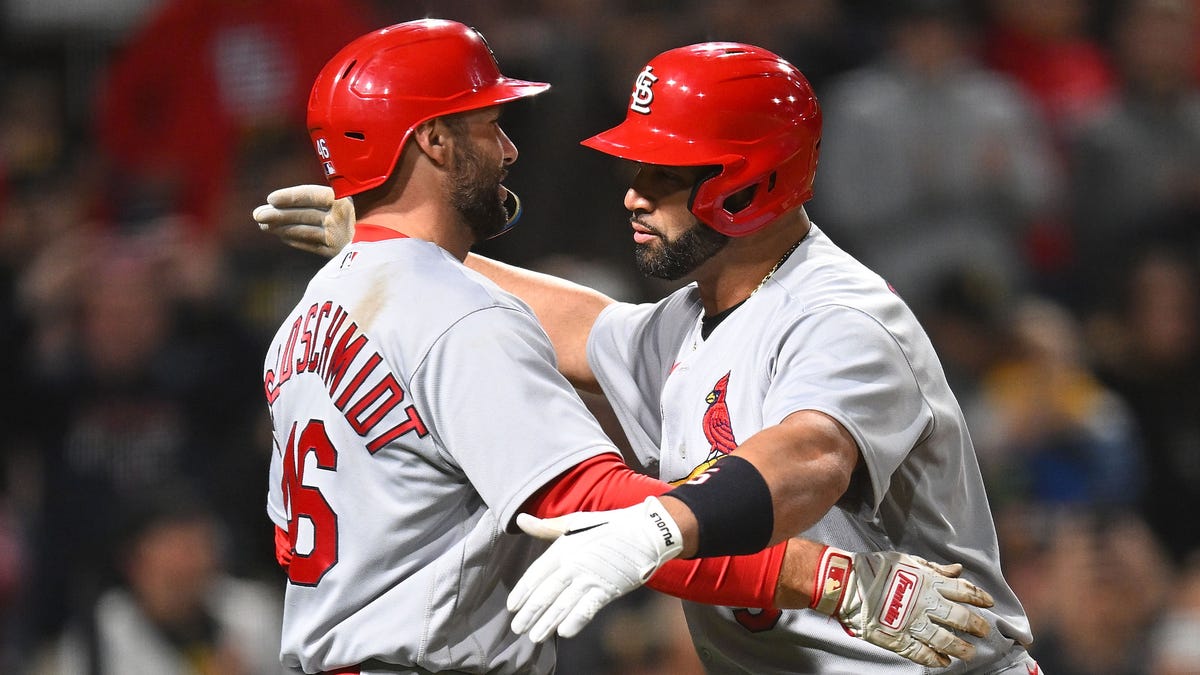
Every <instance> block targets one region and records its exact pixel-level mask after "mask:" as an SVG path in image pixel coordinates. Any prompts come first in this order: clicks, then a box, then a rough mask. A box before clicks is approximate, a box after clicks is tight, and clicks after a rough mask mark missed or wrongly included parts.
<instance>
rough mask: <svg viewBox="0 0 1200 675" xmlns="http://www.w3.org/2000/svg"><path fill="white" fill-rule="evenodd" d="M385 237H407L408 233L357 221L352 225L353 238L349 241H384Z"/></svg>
mask: <svg viewBox="0 0 1200 675" xmlns="http://www.w3.org/2000/svg"><path fill="white" fill-rule="evenodd" d="M387 239H408V235H407V234H404V233H403V232H401V231H399V230H393V229H392V228H390V227H384V226H382V225H372V224H370V223H357V224H355V226H354V238H353V239H351V240H350V241H351V242H357V241H384V240H387Z"/></svg>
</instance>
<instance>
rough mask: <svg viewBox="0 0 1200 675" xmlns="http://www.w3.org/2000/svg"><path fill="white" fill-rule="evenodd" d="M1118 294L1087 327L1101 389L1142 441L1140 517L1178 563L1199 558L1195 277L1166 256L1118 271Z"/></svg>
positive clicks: (1199, 378)
mask: <svg viewBox="0 0 1200 675" xmlns="http://www.w3.org/2000/svg"><path fill="white" fill-rule="evenodd" d="M1114 276H1116V277H1118V278H1119V279H1121V281H1122V284H1123V288H1122V289H1120V293H1119V294H1118V295H1117V296H1116V298H1115V300H1114V303H1113V306H1112V307H1111V309H1109V310H1107V311H1106V312H1104V313H1100V314H1098V315H1097V316H1096V317H1094V318H1093V320H1092V327H1091V331H1092V338H1091V342H1092V344H1093V345H1095V347H1096V349H1097V358H1098V359H1099V367H1100V369H1101V372H1102V374H1103V376H1104V377H1105V378H1106V381H1108V382H1109V383H1110V385H1111V386H1112V387H1113V388H1114V389H1115V390H1116V391H1117V392H1118V393H1120V394H1121V396H1122V397H1123V398H1124V399H1125V400H1126V401H1128V402H1129V405H1130V406H1131V408H1132V410H1133V412H1134V416H1135V418H1136V420H1137V423H1138V426H1139V427H1140V429H1141V430H1142V435H1143V437H1144V439H1145V453H1144V457H1145V459H1144V462H1145V465H1146V468H1147V472H1148V473H1147V485H1148V486H1150V489H1149V490H1147V491H1146V493H1145V499H1144V513H1145V516H1146V518H1147V520H1148V522H1149V523H1150V525H1151V527H1153V529H1154V531H1155V533H1156V534H1157V535H1158V537H1159V538H1160V539H1161V540H1162V541H1163V543H1164V544H1165V545H1166V546H1167V548H1168V550H1169V551H1170V553H1171V554H1172V555H1173V556H1174V557H1175V559H1176V560H1177V561H1179V562H1182V561H1184V560H1186V559H1187V558H1188V556H1189V555H1194V554H1196V552H1197V551H1200V521H1198V520H1197V519H1195V518H1191V517H1181V514H1190V513H1196V512H1197V511H1200V386H1197V383H1198V382H1200V272H1198V271H1197V265H1196V262H1195V260H1194V259H1192V258H1190V257H1184V256H1182V255H1180V253H1179V252H1178V251H1168V250H1165V249H1160V250H1155V251H1150V252H1147V253H1145V254H1144V255H1143V256H1142V257H1141V258H1139V259H1138V260H1137V262H1136V263H1135V264H1134V265H1133V266H1132V267H1130V268H1121V269H1118V270H1116V272H1115V274H1114Z"/></svg>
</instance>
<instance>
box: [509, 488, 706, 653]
mask: <svg viewBox="0 0 1200 675" xmlns="http://www.w3.org/2000/svg"><path fill="white" fill-rule="evenodd" d="M517 525H518V526H519V527H520V528H521V529H522V530H524V531H525V532H526V533H527V534H530V535H533V536H535V537H538V538H539V539H554V540H556V541H555V542H554V543H553V544H551V545H550V548H549V549H547V551H546V552H545V553H543V554H542V555H541V556H540V557H539V558H538V559H537V560H535V561H533V564H532V565H530V566H529V569H528V570H526V571H525V574H524V575H522V576H521V579H520V580H519V581H518V582H517V585H516V586H514V587H513V590H512V592H511V593H509V594H508V609H509V611H510V612H515V616H514V617H513V620H512V629H513V631H515V632H516V633H518V634H520V633H525V632H528V633H529V637H530V639H531V640H533V641H534V642H542V641H544V640H545V639H546V638H548V637H550V636H551V635H552V634H553V633H554V632H555V629H557V631H558V634H559V635H561V636H562V637H565V638H569V637H573V636H575V635H577V634H578V633H579V631H580V630H582V629H583V627H584V626H586V625H587V624H588V622H589V621H591V620H592V619H593V618H594V617H595V616H596V613H597V612H599V611H600V609H601V608H603V607H604V606H605V605H607V604H608V603H610V602H612V601H613V600H616V599H617V598H619V597H621V596H622V595H624V594H626V593H628V592H630V591H632V590H633V589H635V588H637V587H638V586H641V585H642V584H644V583H646V581H647V580H648V579H649V578H650V577H651V576H652V575H653V574H654V572H655V571H657V570H658V568H659V567H662V565H663V563H665V562H667V561H668V560H670V559H671V558H674V557H676V556H678V555H679V553H680V552H681V551H682V550H683V537H682V535H681V534H680V532H679V527H678V526H677V525H676V524H675V521H674V520H672V519H671V516H669V515H668V514H667V511H666V509H664V508H663V505H662V502H660V501H658V499H657V498H655V497H647V498H646V501H644V502H642V503H641V504H638V505H636V506H630V507H628V508H624V509H617V510H614V511H595V512H579V513H570V514H567V515H565V516H560V517H558V518H547V519H544V520H543V519H540V518H535V517H533V516H530V515H528V514H524V513H522V514H520V515H518V516H517Z"/></svg>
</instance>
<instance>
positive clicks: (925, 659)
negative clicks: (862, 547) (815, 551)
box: [812, 546, 993, 667]
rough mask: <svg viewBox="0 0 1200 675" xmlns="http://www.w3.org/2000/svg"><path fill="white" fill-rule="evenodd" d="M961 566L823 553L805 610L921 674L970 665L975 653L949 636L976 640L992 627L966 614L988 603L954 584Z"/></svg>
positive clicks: (973, 589) (972, 588) (966, 585)
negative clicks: (923, 669)
mask: <svg viewBox="0 0 1200 675" xmlns="http://www.w3.org/2000/svg"><path fill="white" fill-rule="evenodd" d="M960 573H962V565H960V564H957V563H956V564H954V565H938V564H936V563H931V562H928V561H927V560H924V559H922V558H918V557H917V556H913V555H908V554H905V553H898V552H895V551H887V552H881V553H851V552H849V551H843V550H841V549H838V548H834V547H832V546H829V547H826V548H825V551H824V553H823V554H822V555H821V562H820V564H818V566H817V577H816V586H815V589H816V592H815V593H814V594H813V602H812V608H813V609H815V610H816V611H818V612H821V613H822V614H828V615H830V616H832V617H833V618H835V619H837V620H838V621H840V622H841V624H842V625H843V626H844V627H845V628H846V632H848V633H850V634H851V635H853V636H855V637H859V638H862V639H864V640H866V641H867V642H870V643H871V644H874V645H878V646H880V647H883V648H884V649H888V650H890V651H893V652H895V653H897V654H899V655H900V656H903V657H905V658H907V659H909V660H911V661H915V662H917V663H919V664H921V665H925V666H935V667H938V666H943V667H944V666H948V665H950V657H951V656H954V657H957V658H960V659H970V658H972V657H974V656H975V646H974V645H972V644H971V643H969V642H967V641H966V640H963V639H962V638H960V637H958V636H957V635H955V634H954V633H952V632H951V631H950V630H947V629H953V630H956V631H965V632H967V633H970V634H971V635H975V636H978V637H983V636H985V635H987V634H988V631H989V630H991V626H989V625H988V623H987V621H984V619H983V617H981V616H979V615H978V614H976V613H975V612H972V611H971V610H969V609H968V608H967V605H973V606H975V607H991V606H992V604H993V600H992V596H991V595H989V594H988V593H987V591H984V590H983V589H981V588H979V587H978V586H976V585H975V584H972V583H971V582H969V581H967V580H965V579H960V578H958V575H959V574H960Z"/></svg>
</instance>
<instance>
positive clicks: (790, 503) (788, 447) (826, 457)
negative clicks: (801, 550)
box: [734, 410, 859, 543]
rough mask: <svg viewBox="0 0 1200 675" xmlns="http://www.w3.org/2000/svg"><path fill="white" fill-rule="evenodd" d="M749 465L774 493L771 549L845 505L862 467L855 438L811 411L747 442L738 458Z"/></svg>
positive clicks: (791, 418) (827, 418) (772, 496)
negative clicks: (840, 503)
mask: <svg viewBox="0 0 1200 675" xmlns="http://www.w3.org/2000/svg"><path fill="white" fill-rule="evenodd" d="M734 454H735V455H737V456H738V457H742V458H743V459H745V460H747V461H749V462H750V463H751V464H753V465H754V467H755V468H756V469H757V470H758V472H759V473H760V474H761V475H762V477H763V480H765V481H766V483H767V486H768V488H769V489H770V493H771V502H772V507H773V516H774V523H773V529H772V533H771V543H776V542H780V541H784V540H786V539H789V538H791V537H793V536H795V535H796V533H798V532H804V531H805V530H807V529H808V528H810V527H812V526H813V525H815V524H816V523H817V522H818V521H819V520H821V518H823V517H825V514H826V513H828V512H829V509H831V508H833V505H834V504H836V503H837V501H838V500H839V499H841V497H842V495H843V494H844V493H845V492H846V489H847V488H848V487H849V485H850V479H851V476H852V474H853V472H854V469H855V467H856V466H857V463H858V457H859V453H858V446H857V445H856V444H855V443H854V439H853V437H851V436H850V434H849V433H848V432H847V431H846V430H845V429H844V428H843V427H842V426H841V425H840V424H838V423H837V422H836V421H834V420H833V419H832V418H830V417H828V416H826V415H824V414H822V413H819V412H815V411H811V410H804V411H800V412H797V413H793V414H792V415H790V416H789V417H788V418H787V419H785V420H784V421H783V422H781V423H780V424H777V425H775V426H773V427H767V428H766V429H763V430H762V431H760V432H758V433H757V434H755V435H753V436H751V437H750V438H748V439H746V441H745V442H744V443H742V444H741V445H740V446H738V449H737V450H736V451H735V453H734Z"/></svg>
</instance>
